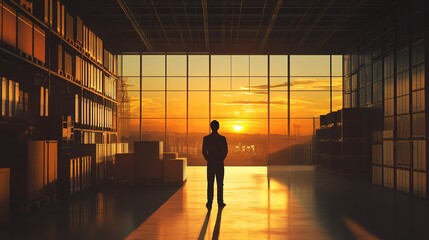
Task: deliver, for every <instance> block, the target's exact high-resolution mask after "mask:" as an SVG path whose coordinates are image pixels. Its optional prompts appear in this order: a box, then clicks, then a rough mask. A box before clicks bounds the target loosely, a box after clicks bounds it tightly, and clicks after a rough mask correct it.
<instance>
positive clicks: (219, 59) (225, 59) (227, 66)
mask: <svg viewBox="0 0 429 240" xmlns="http://www.w3.org/2000/svg"><path fill="white" fill-rule="evenodd" d="M211 64H212V68H211V71H212V73H211V74H212V76H223V77H225V76H231V56H230V55H212V56H211Z"/></svg>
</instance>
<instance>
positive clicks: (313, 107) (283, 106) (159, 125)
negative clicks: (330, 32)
mask: <svg viewBox="0 0 429 240" xmlns="http://www.w3.org/2000/svg"><path fill="white" fill-rule="evenodd" d="M139 58H140V57H139V56H124V63H123V74H124V76H125V75H127V76H138V75H139V74H140V67H139ZM211 58H212V59H211V63H212V67H211V73H212V74H211V75H212V77H211V90H212V92H211V103H212V104H211V106H210V107H211V117H212V119H218V120H219V121H220V122H221V126H222V129H223V130H224V131H226V132H243V133H260V134H266V133H267V131H268V127H267V125H268V121H267V118H268V109H269V111H270V118H271V121H270V127H271V131H270V132H271V133H277V134H286V132H285V131H286V127H285V125H286V123H287V117H288V116H287V91H286V90H287V68H286V64H287V57H286V56H271V57H270V63H271V66H270V67H268V64H267V63H268V61H267V60H268V56H266V55H251V56H248V55H233V56H230V55H223V56H217V55H213V56H212V57H211ZM165 60H167V61H165ZM341 61H342V57H341V56H333V61H332V62H333V68H332V73H333V75H336V76H341V75H342V70H341V69H342V64H341ZM188 63H189V66H188V81H189V83H188V85H187V82H186V80H187V78H186V75H187V72H186V69H187V68H186V55H173V56H172V55H168V56H167V57H166V56H165V55H149V56H143V57H142V69H143V74H142V75H143V78H142V82H143V85H142V88H143V90H145V91H144V92H142V115H143V118H145V119H144V120H143V122H145V124H144V125H145V127H144V128H145V129H147V130H159V131H164V126H165V125H164V119H163V118H164V117H165V113H166V114H167V118H175V119H174V120H173V119H171V120H169V122H168V125H170V126H169V128H170V130H168V131H178V132H182V131H186V120H183V119H186V116H187V115H186V111H187V105H186V96H187V93H186V89H187V88H188V89H189V90H190V91H189V92H188V97H189V98H188V106H189V108H188V116H189V118H190V120H189V121H190V122H195V124H194V125H192V126H191V127H190V129H189V131H190V132H192V131H196V132H197V131H204V132H207V131H208V128H207V127H206V126H207V125H206V124H207V122H208V120H207V119H208V117H209V77H208V70H209V68H208V56H207V55H200V56H193V55H189V57H188ZM165 64H167V77H165V74H166V67H165ZM329 64H330V61H329V56H327V55H324V56H290V69H291V71H290V74H291V77H290V81H291V82H290V89H291V93H290V106H291V108H290V117H291V134H292V135H294V134H295V135H308V134H312V131H313V120H312V118H313V117H317V116H319V115H321V114H326V113H327V112H329V110H330V101H329V97H330V93H329V89H330V77H329V74H330V71H331V69H329V66H330V65H329ZM268 70H269V72H270V74H271V77H270V82H271V84H270V99H268V77H267V75H268ZM273 75H274V76H273ZM125 80H126V81H127V84H128V89H129V90H139V89H140V85H139V83H140V78H139V77H136V78H132V77H127V78H125ZM166 86H167V89H168V90H171V91H168V92H167V96H166V95H165V91H164V90H165V87H166ZM332 87H333V90H334V91H335V92H333V98H332V101H333V102H332V107H333V110H334V111H335V110H337V109H340V108H341V106H342V93H341V90H342V77H333V78H332ZM128 96H129V100H130V109H129V110H130V112H129V117H131V118H139V114H140V111H139V108H140V105H139V97H140V93H139V91H134V92H133V91H130V92H129V94H128ZM268 101H269V102H270V104H269V105H268ZM268 106H269V107H268ZM165 110H166V112H165ZM176 118H177V119H176ZM191 118H192V119H194V120H191ZM197 118H198V119H197ZM205 119H206V120H205ZM132 122H133V123H136V124H137V125H138V120H137V121H132ZM133 123H131V125H132V124H133ZM183 125H184V126H185V128H184V127H183ZM131 127H132V126H131Z"/></svg>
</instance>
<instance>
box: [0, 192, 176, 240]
mask: <svg viewBox="0 0 429 240" xmlns="http://www.w3.org/2000/svg"><path fill="white" fill-rule="evenodd" d="M178 189H180V186H161V185H160V186H117V185H115V186H104V187H101V188H99V189H97V190H95V191H92V192H88V193H83V194H81V195H78V196H75V197H71V198H69V199H67V200H63V201H60V202H59V203H57V204H56V205H54V206H51V207H48V208H45V209H40V210H37V211H36V212H34V213H32V214H30V215H29V216H16V215H13V216H11V218H10V221H9V224H8V226H7V227H3V228H0V239H2V240H7V239H44V240H49V239H104V240H106V239H124V238H125V237H126V236H128V235H129V234H130V233H131V232H132V231H134V230H135V229H136V228H137V227H138V226H139V225H140V224H141V223H142V222H144V221H145V220H146V219H147V218H148V217H149V216H150V215H151V214H152V213H154V212H155V211H156V210H157V209H158V208H159V207H160V206H161V205H162V204H163V203H164V202H166V201H167V200H168V199H169V198H170V197H171V196H172V195H173V194H174V193H175V192H176V191H177V190H178Z"/></svg>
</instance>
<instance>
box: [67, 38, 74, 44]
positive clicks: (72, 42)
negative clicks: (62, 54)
mask: <svg viewBox="0 0 429 240" xmlns="http://www.w3.org/2000/svg"><path fill="white" fill-rule="evenodd" d="M66 40H67V42H69V43H70V44H71V45H73V46H74V41H73V39H71V38H69V37H67V38H66Z"/></svg>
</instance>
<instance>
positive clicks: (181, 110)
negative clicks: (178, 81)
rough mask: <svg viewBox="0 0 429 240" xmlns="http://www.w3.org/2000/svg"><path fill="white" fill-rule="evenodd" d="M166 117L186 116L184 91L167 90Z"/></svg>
mask: <svg viewBox="0 0 429 240" xmlns="http://www.w3.org/2000/svg"><path fill="white" fill-rule="evenodd" d="M167 118H186V92H167Z"/></svg>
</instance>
